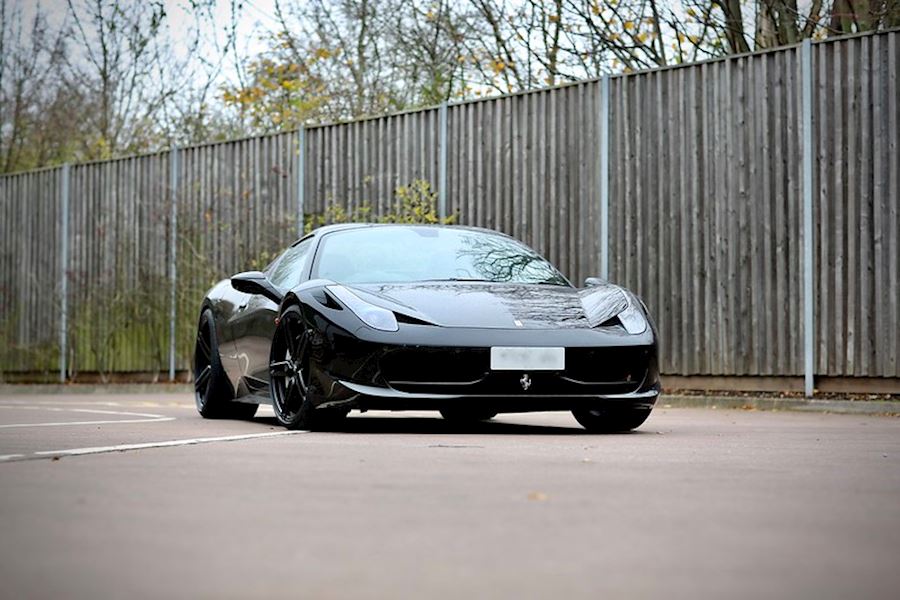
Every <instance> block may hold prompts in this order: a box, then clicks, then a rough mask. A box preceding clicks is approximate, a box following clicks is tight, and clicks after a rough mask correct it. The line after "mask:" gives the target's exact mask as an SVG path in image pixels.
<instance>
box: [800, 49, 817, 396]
mask: <svg viewBox="0 0 900 600" xmlns="http://www.w3.org/2000/svg"><path fill="white" fill-rule="evenodd" d="M800 97H801V102H800V103H801V110H800V118H801V121H802V123H801V127H800V130H801V132H802V136H803V137H802V144H801V152H802V159H801V162H800V165H801V166H800V168H801V170H802V178H801V179H802V186H803V187H802V190H803V354H804V357H803V358H804V360H803V374H804V377H803V390H804V393H805V394H806V396H807V397H808V398H809V397H812V395H813V385H814V381H813V374H814V370H815V348H814V345H813V344H814V341H815V339H814V338H815V332H814V331H813V327H814V316H815V315H814V312H813V311H814V305H813V301H814V299H815V298H814V293H815V290H814V288H813V285H814V284H813V273H814V267H815V265H814V264H813V260H814V259H813V204H812V198H813V191H812V171H813V154H812V152H813V148H812V43H811V42H810V40H809V39H808V38H807V39H805V40H803V43H802V44H801V45H800Z"/></svg>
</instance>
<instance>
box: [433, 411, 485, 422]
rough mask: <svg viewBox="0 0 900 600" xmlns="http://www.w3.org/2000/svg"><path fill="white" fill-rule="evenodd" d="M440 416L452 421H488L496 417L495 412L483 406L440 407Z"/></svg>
mask: <svg viewBox="0 0 900 600" xmlns="http://www.w3.org/2000/svg"><path fill="white" fill-rule="evenodd" d="M441 416H442V417H444V418H445V419H447V420H448V421H452V422H453V423H476V422H478V421H489V420H491V419H493V418H494V417H496V416H497V413H496V412H495V411H493V410H487V409H484V408H481V409H479V408H444V409H441Z"/></svg>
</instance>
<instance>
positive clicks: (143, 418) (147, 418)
mask: <svg viewBox="0 0 900 600" xmlns="http://www.w3.org/2000/svg"><path fill="white" fill-rule="evenodd" d="M0 408H13V409H16V410H45V411H50V412H77V413H89V414H97V415H121V416H123V417H140V418H137V419H107V420H99V421H57V422H50V423H8V424H5V425H0V429H13V428H19V427H62V426H66V425H109V424H116V423H154V422H163V421H174V420H175V417H167V416H165V415H155V414H152V413H137V412H125V411H120V410H98V409H91V408H60V407H51V406H21V405H11V404H0Z"/></svg>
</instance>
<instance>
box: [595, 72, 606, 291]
mask: <svg viewBox="0 0 900 600" xmlns="http://www.w3.org/2000/svg"><path fill="white" fill-rule="evenodd" d="M599 155H600V156H599V160H600V164H599V168H598V169H597V172H598V177H599V180H598V182H597V183H598V187H599V190H600V278H601V279H609V75H604V76H603V78H602V79H600V148H599Z"/></svg>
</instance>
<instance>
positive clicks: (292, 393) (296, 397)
mask: <svg viewBox="0 0 900 600" xmlns="http://www.w3.org/2000/svg"><path fill="white" fill-rule="evenodd" d="M302 401H303V396H302V395H301V394H300V389H299V388H298V386H297V382H296V381H294V380H293V379H288V380H287V381H286V382H285V384H284V406H282V407H281V410H282V412H284V413H291V412H293V409H294V407H295V406H298V405H299V404H300V402H302Z"/></svg>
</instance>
